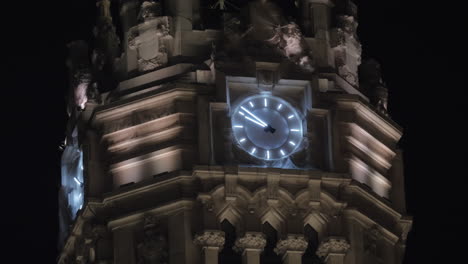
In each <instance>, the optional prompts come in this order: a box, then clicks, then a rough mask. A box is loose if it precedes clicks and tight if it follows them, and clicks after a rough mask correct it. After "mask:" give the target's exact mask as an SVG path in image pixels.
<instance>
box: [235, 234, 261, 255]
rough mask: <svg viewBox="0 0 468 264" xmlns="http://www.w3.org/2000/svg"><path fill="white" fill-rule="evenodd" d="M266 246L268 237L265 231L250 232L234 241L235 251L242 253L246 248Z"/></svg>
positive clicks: (259, 248)
mask: <svg viewBox="0 0 468 264" xmlns="http://www.w3.org/2000/svg"><path fill="white" fill-rule="evenodd" d="M265 246H266V239H265V235H264V234H263V233H256V232H248V233H245V235H244V236H243V237H241V238H238V239H237V240H236V242H235V243H234V247H232V249H234V251H236V252H239V253H242V252H243V251H244V250H245V249H258V250H261V251H262V250H263V248H265Z"/></svg>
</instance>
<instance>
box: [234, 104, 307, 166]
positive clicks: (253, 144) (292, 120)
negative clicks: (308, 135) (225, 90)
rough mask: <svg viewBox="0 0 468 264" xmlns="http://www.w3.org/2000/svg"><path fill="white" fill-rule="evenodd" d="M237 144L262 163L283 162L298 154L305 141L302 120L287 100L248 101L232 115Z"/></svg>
mask: <svg viewBox="0 0 468 264" xmlns="http://www.w3.org/2000/svg"><path fill="white" fill-rule="evenodd" d="M231 122H232V130H233V134H234V138H235V140H236V142H237V144H238V145H239V146H240V147H241V148H242V149H243V150H244V151H246V152H247V153H249V154H250V155H252V156H254V157H256V158H259V159H262V160H279V159H283V158H286V157H288V156H289V155H291V154H292V153H294V152H295V151H296V150H297V148H298V147H299V146H300V145H301V142H302V138H303V128H302V118H301V116H300V115H299V113H298V111H297V110H296V109H295V108H294V107H293V106H292V105H291V104H289V103H288V102H286V101H285V100H283V99H281V98H279V97H276V96H272V95H256V96H251V97H247V98H245V99H244V100H242V101H241V102H240V104H238V105H237V106H236V108H235V109H234V111H233V112H232V116H231Z"/></svg>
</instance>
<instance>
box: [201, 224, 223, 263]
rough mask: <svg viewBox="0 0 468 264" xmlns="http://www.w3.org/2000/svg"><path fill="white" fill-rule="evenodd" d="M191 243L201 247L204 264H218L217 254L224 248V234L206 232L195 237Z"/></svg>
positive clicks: (211, 231)
mask: <svg viewBox="0 0 468 264" xmlns="http://www.w3.org/2000/svg"><path fill="white" fill-rule="evenodd" d="M193 243H194V244H195V245H198V246H201V247H202V251H203V263H204V264H218V253H219V251H221V249H222V248H223V246H224V232H222V231H218V230H206V231H204V232H203V233H202V234H199V235H196V236H195V238H194V239H193Z"/></svg>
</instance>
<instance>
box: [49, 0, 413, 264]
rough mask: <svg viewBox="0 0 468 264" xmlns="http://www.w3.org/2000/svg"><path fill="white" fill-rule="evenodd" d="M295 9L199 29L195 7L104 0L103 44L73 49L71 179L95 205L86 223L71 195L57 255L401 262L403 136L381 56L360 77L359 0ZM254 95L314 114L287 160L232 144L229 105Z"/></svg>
mask: <svg viewBox="0 0 468 264" xmlns="http://www.w3.org/2000/svg"><path fill="white" fill-rule="evenodd" d="M220 2H222V3H218V4H213V5H212V6H211V7H212V8H214V9H217V8H220V7H221V6H222V7H223V8H222V9H223V10H224V11H225V10H226V9H230V8H232V6H231V7H230V5H231V4H233V3H231V2H235V1H220ZM228 2H229V3H228ZM297 2H298V3H297V4H298V6H299V8H301V10H302V11H303V12H302V13H301V15H300V16H299V17H297V18H296V22H294V21H292V20H291V19H290V18H289V17H287V16H286V15H285V14H283V13H282V10H281V8H279V7H278V5H277V3H276V2H274V1H268V0H257V1H252V2H250V3H249V4H247V5H245V6H241V7H239V8H240V11H238V13H237V14H236V13H235V12H233V13H232V14H231V15H230V17H228V16H227V15H226V16H224V19H223V20H222V21H219V23H221V24H222V25H223V26H222V27H221V28H222V29H219V30H218V29H203V30H200V28H201V26H200V24H199V23H200V22H199V21H201V20H203V19H205V18H204V16H205V15H206V13H205V12H207V10H204V9H203V8H204V7H203V6H202V5H201V4H200V1H198V0H193V1H185V0H177V1H172V0H171V1H156V2H153V1H144V2H143V3H141V2H140V1H136V0H128V1H120V2H112V4H113V5H114V4H118V5H119V10H120V17H114V18H112V17H111V14H110V11H109V8H110V5H111V2H110V1H106V0H103V1H99V5H98V7H99V12H97V13H98V16H99V18H100V19H98V23H100V24H99V25H98V27H97V28H98V29H99V32H106V34H107V35H105V36H106V37H105V38H104V37H103V35H101V34H98V35H99V36H96V40H95V41H96V42H97V44H96V45H93V46H94V47H96V51H95V52H93V54H94V55H92V56H90V57H89V58H88V57H86V54H87V52H83V50H84V49H87V45H86V43H83V42H74V44H70V46H69V47H70V51H71V53H70V60H69V66H70V72H71V77H72V79H71V88H70V89H74V91H76V92H75V93H72V94H74V98H72V100H70V106H69V115H70V121H69V125H68V128H67V138H72V139H73V142H71V140H69V141H67V142H66V144H68V145H70V146H71V144H73V146H74V148H73V149H76V151H78V152H80V157H83V158H82V167H81V171H82V172H80V173H82V176H81V177H80V178H79V180H78V179H76V177H74V174H73V173H71V172H68V173H65V174H64V176H63V177H65V178H63V179H62V181H64V182H67V184H68V185H71V184H74V182H77V184H80V188H81V189H80V190H82V191H81V192H82V193H79V194H78V193H77V194H75V196H77V197H80V198H81V197H84V199H83V202H82V203H81V205H80V209H79V210H78V211H77V213H76V217H75V214H70V213H68V212H69V210H70V209H69V208H70V204H72V201H71V200H70V199H71V198H69V197H72V196H70V194H68V193H66V192H67V190H68V189H70V190H71V189H73V188H63V192H64V193H62V194H61V214H60V215H61V217H62V218H63V223H62V229H63V230H62V234H63V237H64V241H62V251H61V254H60V256H59V258H58V263H115V264H132V263H133V264H143V263H152V264H153V263H155V264H156V263H158V264H159V263H168V264H169V263H170V264H175V263H189V264H192V263H193V264H198V263H209V264H214V263H218V261H219V259H220V258H221V257H222V258H223V259H229V258H232V259H236V258H239V259H241V261H242V262H243V263H246V264H254V263H269V262H275V261H276V262H277V261H282V262H283V263H288V264H298V263H302V262H303V261H305V260H306V259H315V260H316V261H317V262H318V263H343V264H358V263H364V264H367V263H389V264H390V263H392V264H393V263H395V264H396V263H402V261H403V260H402V258H403V255H404V250H405V244H406V237H407V234H408V232H409V230H410V228H411V224H412V220H411V218H410V217H408V216H407V215H406V212H405V204H404V203H405V198H404V186H402V185H401V184H396V183H401V182H403V177H404V176H403V173H402V166H403V165H402V162H401V150H400V149H398V146H397V143H398V141H399V140H400V138H401V136H402V129H401V128H400V127H399V126H398V125H397V124H396V123H395V122H393V121H392V120H391V119H390V117H389V115H388V113H387V103H388V102H387V101H388V100H387V97H386V91H387V90H386V87H384V85H383V84H384V83H383V81H382V80H381V77H380V72H379V70H380V68H379V67H380V66H376V65H378V63H375V62H370V63H367V62H366V63H364V64H363V65H364V66H365V68H362V70H359V71H358V68H359V65H360V63H361V59H360V56H361V45H360V43H359V39H358V37H357V35H356V27H357V16H356V6H355V5H354V4H353V3H352V2H351V1H349V0H336V1H329V0H300V1H297ZM210 12H215V10H210ZM298 13H299V12H298ZM241 14H243V15H241ZM246 14H247V15H246ZM332 14H333V16H332ZM116 19H120V24H121V25H122V31H123V36H117V35H116V33H115V28H114V26H113V22H112V21H115V20H116ZM99 21H100V22H99ZM330 22H332V23H330ZM106 23H107V24H106ZM196 23H198V24H196ZM271 24H274V26H271ZM105 25H107V26H106V28H107V30H105V28H103V27H104V26H105ZM195 28H197V29H195ZM116 47H120V48H119V49H116ZM116 50H118V52H116ZM105 65H107V66H105ZM364 66H363V67H364ZM361 75H362V76H361ZM85 77H86V78H85ZM113 84H114V85H113ZM112 85H113V86H112ZM85 86H86V87H85ZM382 87H383V88H382ZM85 88H86V89H85ZM384 88H385V89H384ZM258 94H262V95H265V94H266V95H271V96H276V97H279V98H282V99H283V100H285V101H287V102H288V103H289V104H291V105H292V106H294V108H295V110H296V111H297V112H298V116H300V117H301V119H302V123H303V139H302V141H301V142H302V143H301V145H300V146H298V147H297V150H296V151H295V152H294V153H293V154H292V155H290V156H288V157H287V158H284V159H279V160H275V161H269V160H268V159H263V160H262V159H259V158H255V157H253V156H252V155H250V154H249V153H248V152H246V151H244V150H242V149H241V148H240V147H239V142H236V140H235V139H234V136H233V129H235V128H234V126H233V125H232V123H231V121H230V117H231V115H232V111H233V109H234V108H235V107H236V106H237V104H238V103H239V102H240V101H242V100H243V99H244V98H247V97H248V96H250V95H258ZM265 107H266V103H265ZM279 108H281V106H278V109H279ZM293 130H294V129H291V131H293ZM270 131H273V132H271V134H273V133H274V130H270ZM265 132H267V131H266V130H265ZM67 157H68V156H67ZM63 162H64V164H69V162H68V161H67V160H66V157H65V158H64V161H63ZM67 162H68V163H67ZM75 165H76V164H75ZM75 167H76V166H74V167H73V168H75ZM67 177H68V178H67ZM81 179H82V180H81ZM394 183H395V184H394ZM74 190H76V188H75V189H74ZM67 197H68V198H67ZM73 197H74V196H73ZM67 199H68V200H67ZM67 217H68V218H67ZM66 218H67V219H66ZM315 260H314V261H315Z"/></svg>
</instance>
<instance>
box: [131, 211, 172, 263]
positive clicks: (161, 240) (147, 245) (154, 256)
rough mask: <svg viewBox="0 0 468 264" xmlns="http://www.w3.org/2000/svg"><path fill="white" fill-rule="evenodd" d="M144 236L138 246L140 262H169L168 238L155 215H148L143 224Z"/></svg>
mask: <svg viewBox="0 0 468 264" xmlns="http://www.w3.org/2000/svg"><path fill="white" fill-rule="evenodd" d="M143 232H144V238H143V241H142V242H141V243H139V244H138V246H137V256H138V262H137V263H138V264H163V263H167V256H168V253H167V239H166V237H165V235H164V234H163V233H162V230H161V226H160V224H159V222H158V221H157V220H156V219H155V218H154V216H150V215H148V216H146V217H145V219H144V226H143Z"/></svg>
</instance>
